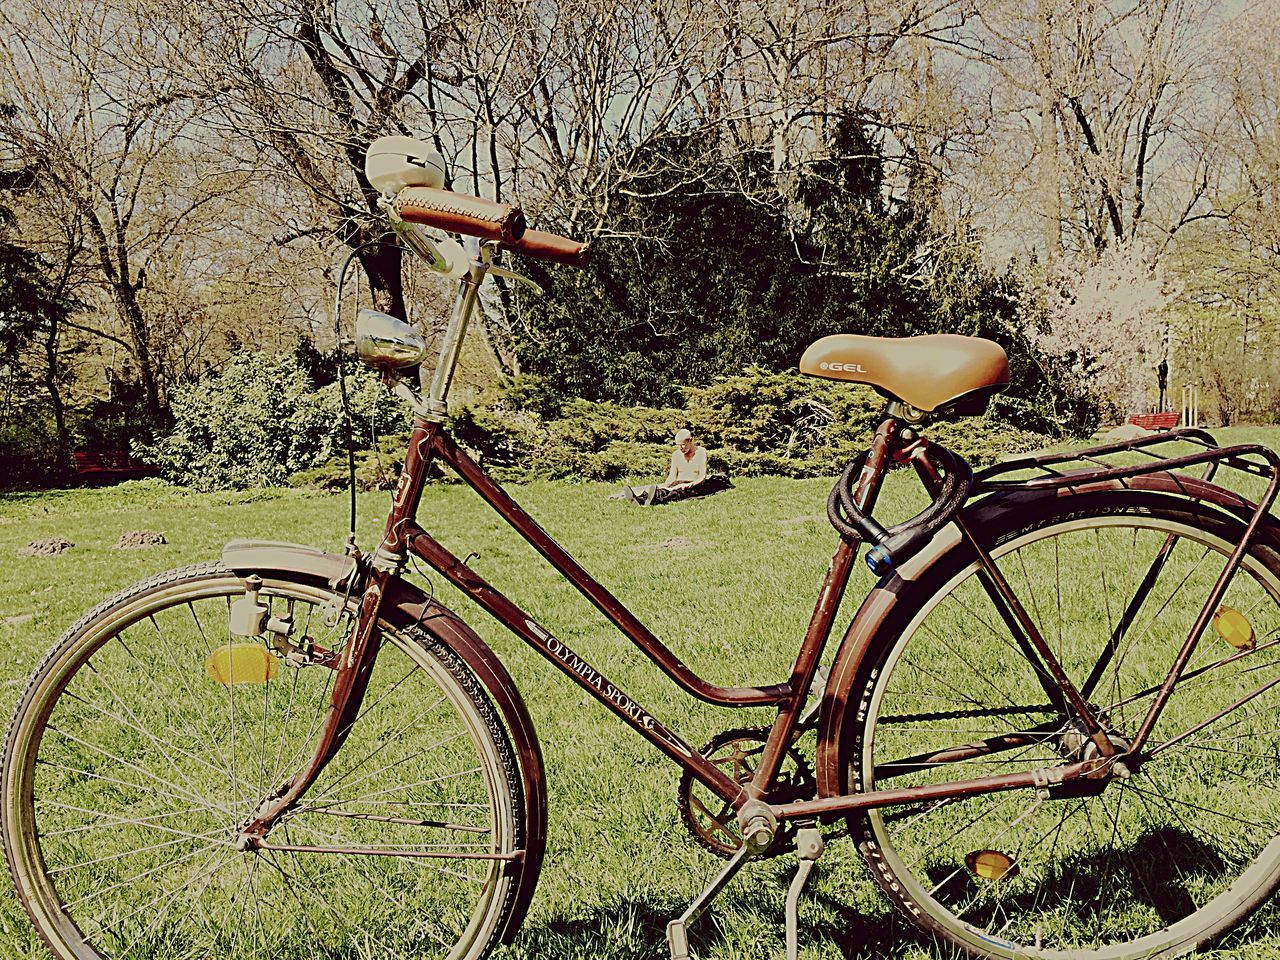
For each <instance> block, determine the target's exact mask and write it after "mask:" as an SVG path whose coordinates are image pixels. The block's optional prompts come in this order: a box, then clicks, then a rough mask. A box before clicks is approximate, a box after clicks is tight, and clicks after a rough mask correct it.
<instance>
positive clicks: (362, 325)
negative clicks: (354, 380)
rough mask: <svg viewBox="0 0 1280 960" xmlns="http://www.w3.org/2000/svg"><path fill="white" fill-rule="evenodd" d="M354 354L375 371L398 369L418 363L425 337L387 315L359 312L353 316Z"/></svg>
mask: <svg viewBox="0 0 1280 960" xmlns="http://www.w3.org/2000/svg"><path fill="white" fill-rule="evenodd" d="M356 353H357V354H358V355H359V356H360V359H361V360H363V361H364V362H365V363H367V364H369V366H371V367H376V368H378V369H379V370H400V369H402V368H404V367H412V366H413V365H414V364H415V363H421V362H422V359H423V358H424V357H425V356H426V355H427V338H426V337H424V336H423V335H422V331H421V330H419V329H418V328H417V327H414V326H411V325H410V324H407V323H405V322H404V321H403V320H400V319H397V318H396V317H393V316H391V315H390V314H388V313H380V312H379V311H377V310H367V309H366V310H361V311H360V312H359V313H358V314H356Z"/></svg>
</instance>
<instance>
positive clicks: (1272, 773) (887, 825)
mask: <svg viewBox="0 0 1280 960" xmlns="http://www.w3.org/2000/svg"><path fill="white" fill-rule="evenodd" d="M1243 527H1244V525H1243V523H1241V522H1240V521H1239V520H1238V519H1236V518H1235V517H1233V516H1229V515H1227V514H1225V513H1223V512H1221V511H1218V510H1215V509H1213V508H1211V507H1208V506H1205V505H1202V504H1200V503H1197V502H1192V501H1187V500H1182V499H1179V498H1175V497H1169V496H1162V495H1158V494H1144V493H1135V492H1119V493H1116V492H1098V493H1086V494H1077V495H1074V496H1070V497H1064V498H1054V499H1047V498H1046V499H1040V500H1038V501H1036V502H1035V503H1034V504H1032V505H1030V506H1024V507H1021V508H1019V509H1013V510H1011V511H1009V512H1008V514H1007V515H1005V516H1004V517H1003V518H1001V519H999V520H997V521H995V522H993V523H991V524H989V525H987V526H985V527H984V528H983V529H981V530H980V533H979V535H980V536H982V537H983V538H984V545H985V546H986V548H987V549H989V550H990V551H991V552H992V555H993V556H994V557H995V559H996V562H997V565H998V567H999V568H1000V570H1001V571H1002V573H1003V574H1004V576H1005V577H1006V578H1007V579H1008V580H1009V581H1010V583H1011V585H1012V586H1013V589H1014V591H1015V594H1016V595H1018V596H1019V597H1020V598H1021V600H1022V602H1023V603H1024V605H1026V607H1027V609H1028V612H1029V613H1030V614H1031V616H1032V618H1033V620H1034V621H1035V622H1036V623H1037V624H1038V625H1039V626H1040V629H1041V632H1042V634H1043V635H1044V637H1045V639H1046V640H1047V641H1048V642H1049V643H1050V646H1051V647H1052V648H1053V649H1054V651H1055V654H1056V655H1057V656H1058V657H1059V658H1060V660H1061V661H1062V663H1063V665H1064V667H1066V669H1067V671H1068V673H1069V675H1070V676H1071V677H1072V679H1073V682H1074V683H1076V685H1077V686H1083V685H1084V683H1085V681H1086V680H1087V679H1088V677H1089V676H1090V675H1091V674H1093V673H1095V672H1097V664H1098V662H1099V660H1100V659H1101V658H1100V652H1101V651H1102V650H1105V649H1107V645H1108V641H1109V639H1110V638H1111V637H1112V636H1113V635H1115V634H1116V633H1117V628H1118V624H1120V623H1121V622H1122V621H1123V620H1124V619H1125V611H1126V609H1127V606H1128V604H1127V602H1126V599H1125V595H1126V594H1127V595H1128V597H1129V599H1130V600H1132V599H1133V598H1134V597H1137V596H1138V595H1139V594H1140V586H1141V584H1142V582H1143V577H1144V576H1145V575H1146V574H1147V572H1148V571H1149V570H1150V568H1151V561H1153V560H1154V559H1155V557H1157V556H1159V553H1160V548H1161V547H1162V546H1163V545H1164V544H1165V543H1166V542H1169V540H1168V538H1169V537H1170V535H1172V536H1173V538H1174V539H1173V540H1172V543H1173V547H1172V549H1171V551H1170V553H1169V556H1168V557H1167V558H1166V560H1165V562H1164V564H1163V565H1162V566H1160V567H1159V568H1158V571H1157V573H1156V576H1155V579H1154V581H1153V582H1154V586H1152V588H1151V589H1150V590H1149V592H1147V593H1146V594H1145V601H1144V602H1143V603H1142V604H1141V606H1139V607H1138V608H1137V610H1136V613H1135V614H1134V615H1133V617H1132V618H1131V620H1130V621H1129V628H1128V629H1127V630H1125V631H1123V632H1122V633H1121V635H1120V637H1119V640H1118V641H1117V642H1116V643H1115V644H1114V654H1113V655H1112V657H1111V659H1110V661H1109V662H1107V663H1106V664H1105V665H1104V668H1103V669H1102V671H1101V674H1100V678H1099V679H1098V680H1097V682H1096V684H1095V686H1093V688H1092V690H1091V691H1090V702H1091V703H1094V704H1095V706H1097V707H1098V708H1099V709H1100V714H1099V715H1100V717H1102V718H1104V719H1105V722H1106V723H1107V724H1108V735H1109V736H1114V737H1117V738H1121V739H1123V738H1125V737H1127V736H1130V735H1131V734H1132V733H1133V731H1134V728H1135V727H1136V726H1137V724H1138V723H1139V722H1140V720H1141V717H1142V715H1143V714H1144V712H1145V711H1144V710H1143V708H1144V707H1145V706H1146V705H1147V704H1149V702H1150V699H1151V696H1152V692H1153V687H1155V686H1157V685H1158V684H1159V682H1160V681H1161V680H1162V679H1163V678H1164V675H1165V674H1166V673H1167V671H1168V669H1169V667H1170V666H1171V665H1172V660H1173V656H1174V654H1175V653H1176V651H1177V650H1178V649H1179V647H1180V646H1181V644H1182V641H1183V640H1184V639H1185V637H1186V636H1187V634H1188V633H1189V631H1190V628H1191V625H1192V621H1193V620H1194V617H1195V615H1196V614H1198V613H1199V611H1200V609H1201V606H1202V605H1203V603H1204V601H1205V599H1206V598H1207V597H1208V594H1209V589H1210V586H1211V584H1212V582H1213V579H1214V578H1215V577H1216V574H1217V573H1218V572H1219V571H1220V570H1221V569H1222V563H1223V562H1225V556H1226V555H1227V553H1229V552H1230V550H1231V549H1232V548H1233V547H1234V545H1235V544H1237V543H1239V541H1240V538H1241V536H1242V534H1243ZM1267 527H1268V529H1267V530H1265V531H1264V533H1265V534H1266V538H1265V542H1264V540H1263V539H1262V538H1260V539H1259V541H1257V542H1255V545H1254V546H1253V547H1252V548H1251V550H1250V552H1249V553H1248V554H1247V555H1246V558H1245V562H1244V565H1243V567H1242V569H1241V570H1240V571H1239V572H1238V573H1237V575H1236V577H1235V578H1234V580H1233V581H1232V583H1231V585H1230V588H1229V590H1228V593H1227V595H1226V597H1225V598H1224V602H1223V604H1222V607H1224V608H1233V609H1236V610H1237V611H1239V612H1241V613H1242V614H1243V615H1244V616H1245V618H1246V620H1247V621H1248V623H1249V624H1250V625H1251V627H1252V629H1253V630H1254V632H1255V634H1254V636H1255V640H1254V647H1253V649H1252V651H1249V650H1247V649H1243V648H1237V647H1234V646H1231V645H1229V644H1227V643H1226V642H1224V641H1225V638H1226V634H1223V635H1222V636H1219V635H1218V634H1217V633H1216V632H1215V628H1214V627H1213V626H1210V627H1209V628H1207V629H1206V631H1205V633H1204V634H1203V635H1202V639H1201V641H1200V643H1199V646H1198V647H1197V650H1196V653H1195V655H1194V657H1193V659H1192V661H1191V662H1190V663H1189V664H1188V668H1187V672H1186V673H1185V674H1184V679H1183V680H1182V681H1180V683H1179V684H1178V686H1177V687H1175V688H1174V694H1173V696H1172V698H1171V699H1170V700H1169V702H1168V704H1167V706H1166V708H1165V710H1164V712H1163V713H1162V715H1161V717H1160V719H1159V721H1158V722H1157V724H1156V726H1155V728H1154V730H1153V732H1152V736H1151V739H1150V740H1149V741H1148V744H1147V747H1146V749H1145V750H1144V753H1145V754H1147V755H1149V759H1146V760H1145V761H1144V762H1143V763H1141V764H1140V765H1139V768H1138V770H1137V771H1136V772H1135V773H1134V775H1133V776H1132V777H1131V778H1130V779H1128V780H1122V779H1115V780H1112V781H1111V782H1109V783H1108V784H1107V785H1106V787H1105V789H1103V790H1102V791H1101V792H1100V793H1099V794H1098V795H1097V796H1094V797H1089V796H1083V797H1071V796H1062V795H1061V794H1062V793H1064V792H1065V791H1058V794H1057V795H1051V796H1050V798H1048V799H1045V798H1044V797H1043V795H1042V794H1038V793H1037V792H1035V791H1032V790H1026V789H1024V790H1019V791H1011V792H1000V793H987V794H981V795H977V796H972V797H968V798H952V799H950V800H942V801H933V802H926V803H916V804H912V805H905V806H901V807H893V808H883V809H880V810H875V811H867V812H860V813H857V814H855V815H853V816H851V817H850V818H849V826H850V828H851V831H852V834H853V837H854V838H855V841H856V843H857V845H858V847H859V850H860V852H861V854H862V856H863V858H864V860H865V861H866V862H867V864H868V866H869V868H870V870H871V873H872V875H873V877H874V878H875V880H876V882H877V884H878V885H879V887H880V889H881V890H882V892H883V893H884V894H885V896H886V897H887V898H888V899H889V900H890V901H891V902H892V903H893V904H894V905H895V906H896V907H897V908H898V909H899V910H900V911H901V912H902V913H903V914H905V915H906V916H907V917H908V918H909V919H910V920H912V921H913V922H914V923H915V924H916V925H917V926H918V927H919V928H920V929H921V930H922V931H923V932H924V933H925V934H926V935H927V936H929V937H931V938H932V939H934V941H935V942H938V943H939V944H940V945H943V946H944V947H947V948H952V949H956V948H958V949H959V950H960V951H962V952H964V953H966V954H969V955H971V956H980V957H1001V958H1009V960H1012V958H1021V957H1037V958H1067V957H1070V958H1073V960H1124V958H1137V957H1150V956H1174V955H1178V954H1182V953H1187V952H1192V951H1194V950H1196V949H1200V948H1204V947H1207V946H1209V945H1211V944H1213V943H1215V942H1217V941H1218V940H1219V939H1220V938H1221V937H1222V936H1224V935H1225V934H1226V933H1228V932H1229V931H1230V930H1232V929H1233V928H1234V927H1236V926H1237V925H1238V924H1239V923H1240V922H1241V921H1242V920H1244V919H1245V918H1246V917H1248V916H1249V915H1250V914H1252V913H1253V912H1254V911H1255V910H1256V909H1257V908H1258V907H1259V906H1260V905H1261V904H1262V903H1263V902H1264V901H1265V900H1266V899H1267V898H1268V897H1270V896H1271V895H1272V894H1273V893H1274V892H1275V890H1276V888H1277V886H1278V885H1280V750H1278V749H1277V737H1276V732H1275V731H1276V728H1277V721H1278V720H1280V687H1273V688H1268V689H1266V690H1265V691H1264V692H1263V693H1262V694H1261V695H1258V696H1256V697H1255V698H1254V699H1252V700H1249V701H1248V702H1247V703H1246V704H1244V705H1243V707H1242V708H1240V709H1238V710H1235V711H1233V712H1231V713H1229V714H1227V715H1226V716H1223V717H1221V718H1219V719H1217V720H1215V721H1213V722H1211V723H1209V724H1208V725H1207V726H1205V727H1203V728H1202V729H1200V730H1199V731H1197V732H1193V733H1192V734H1191V735H1189V736H1186V737H1185V739H1182V740H1174V738H1175V737H1177V736H1178V735H1179V733H1181V732H1185V731H1187V730H1189V729H1191V728H1193V727H1194V726H1195V725H1196V724H1197V723H1200V722H1203V721H1204V720H1208V719H1211V718H1212V717H1214V715H1215V714H1216V713H1217V712H1218V711H1220V710H1222V709H1223V708H1225V707H1227V706H1229V705H1230V704H1232V703H1234V702H1236V701H1237V700H1238V699H1240V698H1242V697H1244V696H1246V695H1247V694H1248V693H1250V692H1251V691H1253V690H1255V689H1258V687H1259V685H1260V684H1262V685H1265V682H1267V681H1268V680H1269V678H1271V677H1275V678H1277V682H1280V554H1278V553H1277V549H1276V547H1275V544H1280V538H1277V537H1276V536H1275V523H1274V521H1271V520H1269V519H1268V520H1267ZM1117 557H1121V558H1123V560H1124V564H1125V568H1124V569H1123V570H1121V569H1118V568H1117V565H1115V562H1114V561H1115V558H1117ZM976 573H977V561H976V557H975V555H974V553H973V551H972V550H971V549H970V548H968V547H967V545H964V544H957V545H956V546H954V547H952V548H951V549H950V550H949V551H948V552H947V553H946V554H944V555H943V556H942V557H940V558H939V560H938V561H937V562H935V563H934V564H932V565H931V566H929V567H928V568H927V569H926V570H923V571H921V572H920V574H919V579H918V580H915V581H910V580H905V581H899V582H898V583H896V584H894V585H893V586H894V588H895V589H897V590H899V591H900V592H899V595H898V603H897V604H896V606H895V607H894V609H893V610H892V612H891V613H890V614H889V616H888V617H887V618H886V620H885V622H884V623H883V624H882V627H881V629H880V630H879V631H878V632H877V635H876V638H875V639H874V640H873V641H872V643H871V646H870V647H869V648H868V650H867V653H866V655H865V657H864V658H863V662H862V664H861V665H860V666H859V669H858V671H857V676H856V677H855V679H854V686H853V689H851V690H850V691H849V693H850V700H849V704H850V709H855V705H856V709H857V711H858V716H857V720H856V721H855V722H852V723H849V724H848V727H847V732H846V734H845V736H846V739H847V740H848V742H847V743H844V744H842V745H841V758H842V775H843V776H844V777H845V778H846V785H845V789H850V784H853V785H856V787H857V788H858V789H862V790H871V789H875V788H876V787H877V786H880V787H882V788H883V787H908V786H915V785H924V784H929V783H938V782H944V781H948V780H950V781H954V780H958V779H967V778H971V777H972V778H976V777H980V776H985V775H990V774H995V773H1008V772H1014V771H1018V770H1028V769H1043V770H1047V771H1051V770H1052V769H1053V768H1054V767H1056V766H1061V765H1063V764H1064V763H1066V762H1067V761H1068V760H1070V759H1079V758H1080V757H1081V756H1082V753H1081V751H1082V750H1084V749H1086V746H1085V743H1084V738H1082V737H1081V736H1080V735H1079V733H1078V731H1076V730H1073V729H1071V725H1070V724H1069V723H1068V722H1066V721H1065V720H1064V715H1063V714H1062V713H1061V712H1059V711H1057V710H1056V709H1054V708H1053V705H1052V703H1051V702H1046V701H1048V700H1049V697H1048V696H1047V694H1046V693H1045V691H1044V690H1043V689H1042V686H1041V684H1040V683H1039V682H1038V680H1037V678H1036V676H1035V672H1034V671H1033V670H1032V668H1031V667H1030V665H1029V663H1028V661H1027V660H1026V658H1025V657H1023V656H1022V655H1021V654H1020V653H1019V652H1018V650H1017V647H1016V643H1015V642H1014V638H1013V637H1012V636H1011V634H1010V633H1009V632H1008V631H1007V630H1006V629H1005V628H1004V626H1003V624H1002V622H1001V620H999V619H998V612H997V611H996V610H995V608H994V606H992V605H991V601H990V600H989V598H987V593H986V591H985V590H984V589H983V587H982V586H981V583H980V581H979V580H978V577H977V575H976ZM1046 580H1052V583H1053V586H1052V588H1051V589H1049V590H1044V589H1042V588H1040V587H1038V586H1037V584H1042V583H1043V582H1045V581H1046ZM984 600H985V603H986V606H985V607H983V606H982V602H983V601H984ZM1001 631H1003V643H996V644H994V645H992V641H991V640H990V637H989V635H990V636H999V635H1000V633H1001ZM1237 639H1238V638H1237ZM855 695H856V697H855ZM1008 734H1014V735H1015V736H1014V737H1013V738H1012V739H1010V740H1005V741H1003V742H1004V743H1005V744H1006V745H1007V744H1009V743H1015V744H1018V746H1017V747H1015V748H1013V749H1009V748H1007V746H1006V748H1005V749H1001V750H994V751H990V752H987V753H985V754H984V753H978V754H976V755H971V756H969V757H967V758H966V759H964V760H961V761H958V762H957V760H956V759H954V755H953V757H951V758H948V757H944V756H943V755H942V753H941V752H942V751H943V750H946V749H949V748H955V747H958V746H961V745H963V744H968V743H975V742H978V741H981V740H985V739H988V738H995V737H1001V736H1004V735H1008ZM1162 744H1166V745H1167V746H1163V747H1162V746H1161V745H1162ZM984 749H986V748H984ZM1051 794H1052V791H1051Z"/></svg>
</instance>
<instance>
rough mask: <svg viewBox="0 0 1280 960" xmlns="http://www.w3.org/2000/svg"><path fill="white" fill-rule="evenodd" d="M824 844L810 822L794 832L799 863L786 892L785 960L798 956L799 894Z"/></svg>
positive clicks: (814, 826)
mask: <svg viewBox="0 0 1280 960" xmlns="http://www.w3.org/2000/svg"><path fill="white" fill-rule="evenodd" d="M825 848H826V843H825V842H824V841H823V839H822V831H820V830H819V829H818V825H817V824H816V823H814V822H812V821H806V822H805V823H804V825H803V826H801V827H800V828H799V829H798V830H796V855H797V856H798V857H799V858H800V862H799V864H798V866H797V867H796V875H795V877H794V878H792V880H791V887H790V889H789V890H787V910H786V918H787V960H797V957H799V955H800V920H799V904H800V892H801V891H802V890H804V885H805V884H806V883H808V881H809V875H810V874H811V873H813V866H814V864H815V863H817V862H818V858H819V857H820V856H822V851H823V850H824V849H825Z"/></svg>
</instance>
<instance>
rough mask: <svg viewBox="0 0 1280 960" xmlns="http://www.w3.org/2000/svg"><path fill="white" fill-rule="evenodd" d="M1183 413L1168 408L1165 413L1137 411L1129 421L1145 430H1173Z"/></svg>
mask: <svg viewBox="0 0 1280 960" xmlns="http://www.w3.org/2000/svg"><path fill="white" fill-rule="evenodd" d="M1180 418H1181V414H1179V413H1178V412H1177V411H1173V410H1167V411H1165V412H1164V413H1135V414H1134V415H1133V416H1131V417H1130V418H1129V423H1132V424H1133V425H1134V426H1136V427H1141V428H1142V429H1143V430H1172V429H1173V428H1174V427H1176V426H1177V425H1178V420H1179V419H1180Z"/></svg>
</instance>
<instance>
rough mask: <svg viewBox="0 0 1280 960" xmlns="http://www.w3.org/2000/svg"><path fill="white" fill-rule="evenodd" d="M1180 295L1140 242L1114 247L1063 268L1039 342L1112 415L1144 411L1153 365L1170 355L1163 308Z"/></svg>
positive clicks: (1069, 378)
mask: <svg viewBox="0 0 1280 960" xmlns="http://www.w3.org/2000/svg"><path fill="white" fill-rule="evenodd" d="M1175 295H1176V288H1175V287H1173V286H1172V285H1171V284H1170V282H1169V281H1168V280H1167V279H1166V277H1165V275H1164V272H1163V271H1162V270H1161V269H1159V268H1158V267H1157V266H1155V265H1153V264H1152V263H1151V259H1150V255H1149V252H1148V251H1147V249H1146V248H1145V247H1143V246H1142V245H1141V244H1140V243H1136V242H1134V243H1129V244H1126V245H1124V246H1118V245H1115V246H1111V247H1109V248H1108V250H1107V251H1106V253H1105V254H1104V255H1103V256H1102V258H1101V259H1099V260H1097V261H1096V262H1094V261H1092V259H1087V260H1084V261H1083V262H1081V261H1076V262H1075V264H1074V265H1072V264H1071V263H1069V262H1068V263H1066V264H1064V265H1063V269H1062V270H1061V271H1060V272H1059V273H1058V275H1057V276H1056V278H1055V281H1054V285H1053V289H1052V293H1051V295H1050V298H1049V301H1048V312H1047V313H1048V315H1047V317H1046V323H1045V327H1046V329H1043V330H1041V331H1039V333H1038V336H1037V338H1036V339H1037V343H1038V345H1039V346H1040V347H1041V349H1043V350H1044V351H1045V352H1046V353H1048V354H1049V355H1050V356H1051V357H1054V358H1056V359H1057V360H1058V362H1060V363H1061V364H1063V365H1064V369H1063V371H1062V372H1063V374H1064V377H1065V379H1066V380H1067V381H1068V382H1070V383H1072V384H1074V385H1075V386H1076V388H1077V389H1079V390H1081V391H1083V392H1084V393H1086V394H1088V395H1090V396H1093V397H1094V398H1095V399H1096V400H1097V401H1098V402H1099V403H1100V404H1102V405H1103V408H1104V410H1106V411H1107V412H1108V413H1110V414H1113V415H1121V416H1123V415H1125V414H1129V413H1134V412H1145V411H1146V410H1147V409H1148V405H1149V404H1150V403H1151V402H1152V401H1153V400H1154V399H1155V397H1154V396H1152V393H1151V389H1150V388H1151V385H1152V384H1153V383H1154V382H1155V379H1156V376H1155V375H1156V369H1157V367H1158V366H1159V365H1160V363H1161V362H1162V361H1167V360H1168V359H1169V354H1168V348H1169V344H1168V320H1167V317H1166V310H1167V308H1168V307H1169V305H1170V303H1171V302H1172V300H1173V299H1174V296H1175Z"/></svg>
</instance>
